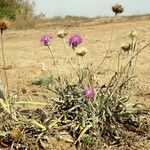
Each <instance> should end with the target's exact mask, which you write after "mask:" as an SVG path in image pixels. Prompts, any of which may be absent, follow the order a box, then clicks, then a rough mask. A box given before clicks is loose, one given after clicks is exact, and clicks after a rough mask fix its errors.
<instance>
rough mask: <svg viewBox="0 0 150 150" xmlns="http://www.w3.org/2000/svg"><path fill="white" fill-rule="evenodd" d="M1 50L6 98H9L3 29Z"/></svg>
mask: <svg viewBox="0 0 150 150" xmlns="http://www.w3.org/2000/svg"><path fill="white" fill-rule="evenodd" d="M1 46H2V47H1V48H2V59H3V65H4V72H5V81H6V91H5V94H6V97H7V98H8V95H9V86H8V77H7V71H6V62H5V54H4V45H3V30H2V29H1Z"/></svg>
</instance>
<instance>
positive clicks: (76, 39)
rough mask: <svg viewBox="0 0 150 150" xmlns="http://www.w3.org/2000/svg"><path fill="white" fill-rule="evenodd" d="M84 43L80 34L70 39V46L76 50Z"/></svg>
mask: <svg viewBox="0 0 150 150" xmlns="http://www.w3.org/2000/svg"><path fill="white" fill-rule="evenodd" d="M82 41H83V39H82V37H81V36H80V35H79V34H74V35H72V36H71V37H70V38H69V41H68V43H69V46H72V48H73V49H74V48H75V47H77V46H78V45H79V44H81V43H82Z"/></svg>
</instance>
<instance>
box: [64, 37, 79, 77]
mask: <svg viewBox="0 0 150 150" xmlns="http://www.w3.org/2000/svg"><path fill="white" fill-rule="evenodd" d="M63 44H64V49H65V53H66V55H67V57H68V60H69V63H70V65H71V67H72V69H73V70H74V71H75V73H76V74H77V75H78V72H77V70H76V69H75V67H74V66H73V63H72V61H71V59H70V57H69V54H68V52H67V48H66V43H65V39H64V38H63Z"/></svg>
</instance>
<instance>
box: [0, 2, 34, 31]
mask: <svg viewBox="0 0 150 150" xmlns="http://www.w3.org/2000/svg"><path fill="white" fill-rule="evenodd" d="M34 7H35V3H34V1H32V0H30V1H29V0H0V18H7V19H9V20H11V21H12V23H13V25H14V26H15V27H16V28H24V27H28V26H30V27H31V25H32V26H34V24H33V20H34V16H35V15H34Z"/></svg>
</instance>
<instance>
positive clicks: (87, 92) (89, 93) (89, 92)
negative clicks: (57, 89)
mask: <svg viewBox="0 0 150 150" xmlns="http://www.w3.org/2000/svg"><path fill="white" fill-rule="evenodd" d="M83 96H84V98H85V99H86V100H91V99H93V98H94V96H95V91H94V89H93V88H92V87H87V88H85V89H84V91H83Z"/></svg>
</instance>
